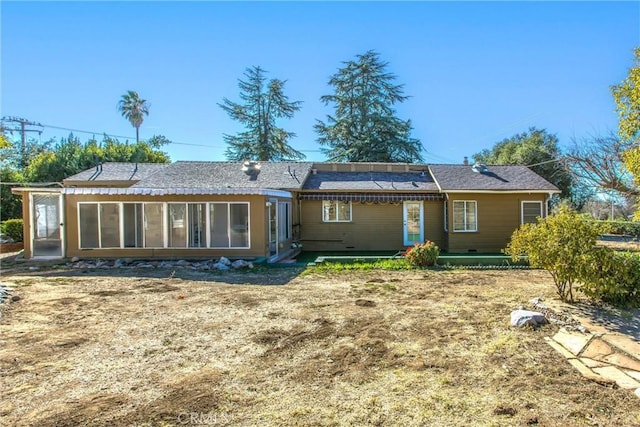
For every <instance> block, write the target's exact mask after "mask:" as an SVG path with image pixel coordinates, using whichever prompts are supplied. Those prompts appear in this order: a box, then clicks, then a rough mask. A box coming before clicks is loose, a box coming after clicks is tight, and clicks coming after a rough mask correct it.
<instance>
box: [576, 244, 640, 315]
mask: <svg viewBox="0 0 640 427" xmlns="http://www.w3.org/2000/svg"><path fill="white" fill-rule="evenodd" d="M582 281H583V285H582V286H581V288H580V289H581V290H582V292H584V293H585V295H587V296H588V297H591V298H595V299H598V300H601V301H604V302H608V303H610V304H613V305H617V306H634V307H637V306H638V305H640V255H638V254H631V253H627V252H616V251H614V250H612V249H610V248H595V249H594V250H593V251H592V253H591V254H590V255H589V256H588V257H587V259H586V262H585V263H584V265H583V279H582Z"/></svg>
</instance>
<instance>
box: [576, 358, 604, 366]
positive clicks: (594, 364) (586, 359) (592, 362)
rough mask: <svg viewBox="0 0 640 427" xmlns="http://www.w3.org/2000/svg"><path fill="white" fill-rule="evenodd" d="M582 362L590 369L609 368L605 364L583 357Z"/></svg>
mask: <svg viewBox="0 0 640 427" xmlns="http://www.w3.org/2000/svg"><path fill="white" fill-rule="evenodd" d="M580 361H581V362H582V363H584V364H585V365H587V366H588V367H590V368H599V367H601V366H607V364H606V363H605V362H600V361H598V360H593V359H588V358H586V357H581V358H580Z"/></svg>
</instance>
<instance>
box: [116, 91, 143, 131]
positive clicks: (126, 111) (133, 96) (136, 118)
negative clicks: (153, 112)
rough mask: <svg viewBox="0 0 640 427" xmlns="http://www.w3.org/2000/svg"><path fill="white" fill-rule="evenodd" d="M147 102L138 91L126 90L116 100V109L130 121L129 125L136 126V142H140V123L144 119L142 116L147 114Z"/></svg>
mask: <svg viewBox="0 0 640 427" xmlns="http://www.w3.org/2000/svg"><path fill="white" fill-rule="evenodd" d="M149 106H150V105H149V103H148V102H147V100H146V99H140V96H139V95H138V92H136V91H133V90H128V91H127V93H125V94H124V95H122V99H121V100H120V101H118V111H120V113H122V117H124V118H126V119H127V120H129V122H131V126H133V127H134V128H136V143H138V142H140V125H141V124H142V122H143V121H144V116H145V115H146V116H148V115H149Z"/></svg>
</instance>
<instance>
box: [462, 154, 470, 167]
mask: <svg viewBox="0 0 640 427" xmlns="http://www.w3.org/2000/svg"><path fill="white" fill-rule="evenodd" d="M462 164H463V165H465V166H469V158H468V157H467V156H464V161H463V162H462Z"/></svg>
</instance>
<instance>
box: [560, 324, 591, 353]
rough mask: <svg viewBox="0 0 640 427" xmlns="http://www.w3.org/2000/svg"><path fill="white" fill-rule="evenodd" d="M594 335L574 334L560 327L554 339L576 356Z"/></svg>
mask: <svg viewBox="0 0 640 427" xmlns="http://www.w3.org/2000/svg"><path fill="white" fill-rule="evenodd" d="M592 337H593V335H590V334H586V335H585V334H580V335H578V334H572V333H570V332H568V331H567V330H566V329H564V328H560V330H559V331H558V333H557V334H555V335H554V336H553V339H554V340H555V341H556V342H557V343H558V344H560V345H562V346H563V347H564V348H566V349H567V350H569V351H570V352H571V353H573V355H574V356H577V355H578V354H580V352H581V351H582V349H583V348H584V347H585V346H586V345H587V343H588V342H589V340H591V338H592Z"/></svg>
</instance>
